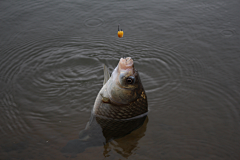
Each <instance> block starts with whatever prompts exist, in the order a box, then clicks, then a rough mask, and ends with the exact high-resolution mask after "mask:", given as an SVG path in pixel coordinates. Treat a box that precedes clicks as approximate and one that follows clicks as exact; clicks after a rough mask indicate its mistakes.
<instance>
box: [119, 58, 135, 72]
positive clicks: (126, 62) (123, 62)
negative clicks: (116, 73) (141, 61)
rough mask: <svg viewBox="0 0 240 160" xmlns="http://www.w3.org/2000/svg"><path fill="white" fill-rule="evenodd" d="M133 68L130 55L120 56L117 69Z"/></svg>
mask: <svg viewBox="0 0 240 160" xmlns="http://www.w3.org/2000/svg"><path fill="white" fill-rule="evenodd" d="M132 68H133V60H132V58H131V57H127V58H121V59H120V61H119V69H120V70H121V69H124V70H126V69H132Z"/></svg>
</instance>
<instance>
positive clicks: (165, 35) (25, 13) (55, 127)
mask: <svg viewBox="0 0 240 160" xmlns="http://www.w3.org/2000/svg"><path fill="white" fill-rule="evenodd" d="M239 8H240V3H239V2H238V1H237V0H233V1H223V0H218V1H217V0H214V1H211V2H210V1H209V2H207V1H203V0H200V1H193V0H179V1H176V0H172V1H167V0H161V1H154V0H150V1H115V0H113V1H74V0H66V1H55V0H54V1H26V0H22V1H6V0H2V1H1V2H0V20H1V23H0V117H1V118H0V133H1V134H0V159H66V158H69V157H68V156H66V155H63V154H62V153H61V152H60V149H61V148H62V147H63V146H64V145H66V143H67V142H68V141H69V140H72V139H77V138H78V133H79V131H80V130H82V129H84V128H85V125H86V123H87V122H88V120H89V117H90V114H91V109H92V107H93V104H94V100H95V98H96V96H97V93H98V92H99V90H100V88H101V87H102V82H103V68H102V65H103V63H104V64H106V65H107V66H109V68H110V70H112V69H113V68H115V67H116V65H117V62H118V60H119V59H120V58H121V57H123V56H124V57H126V56H130V57H132V58H133V60H134V63H135V66H136V68H137V69H138V71H139V73H140V76H141V80H142V82H143V86H144V88H145V90H146V93H147V96H148V104H149V110H150V111H149V114H148V119H147V120H146V121H145V123H144V124H143V126H142V127H141V128H139V129H138V130H135V131H134V132H132V133H131V134H129V135H127V136H125V137H123V138H120V139H116V140H114V141H112V142H110V143H107V144H106V145H105V146H99V147H90V148H88V149H86V150H85V151H84V152H83V153H80V154H77V155H76V156H75V157H72V158H73V159H74V158H76V159H114V160H115V159H116V160H117V159H144V160H145V159H171V160H172V159H217V160H219V159H228V160H229V159H236V160H238V159H240V152H239V151H240V134H239V133H240V98H239V97H240V82H239V78H240V63H239V62H240V56H239V53H240V36H239V33H240V29H239V26H240V18H239ZM118 24H120V28H122V29H123V30H124V37H123V38H121V39H119V38H118V37H117V25H118Z"/></svg>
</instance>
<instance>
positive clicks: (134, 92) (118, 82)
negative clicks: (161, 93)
mask: <svg viewBox="0 0 240 160" xmlns="http://www.w3.org/2000/svg"><path fill="white" fill-rule="evenodd" d="M147 113H148V102H147V95H146V93H145V90H144V88H143V85H142V83H141V79H140V75H139V73H138V71H137V70H136V69H135V67H134V63H133V60H132V58H131V57H126V58H121V59H120V60H119V63H118V65H117V67H116V68H115V69H114V70H113V72H112V74H111V76H110V74H109V69H108V68H107V67H106V66H105V65H104V81H103V87H102V88H101V90H100V91H99V93H98V95H97V97H96V100H95V102H94V105H93V109H92V112H91V117H90V120H89V122H88V123H87V125H86V127H85V129H84V130H82V131H80V133H79V139H77V140H70V141H69V142H68V143H67V144H66V146H64V147H63V148H62V149H61V152H62V153H75V154H77V153H81V152H84V150H85V149H86V148H89V147H94V146H102V145H105V144H107V143H108V142H111V141H112V140H114V139H118V138H121V137H124V136H126V135H128V134H130V133H131V132H133V131H134V130H136V129H138V128H140V127H141V126H142V125H143V124H144V122H145V121H146V119H147Z"/></svg>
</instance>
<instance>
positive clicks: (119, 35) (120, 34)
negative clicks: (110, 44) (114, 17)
mask: <svg viewBox="0 0 240 160" xmlns="http://www.w3.org/2000/svg"><path fill="white" fill-rule="evenodd" d="M118 37H119V38H122V37H123V30H122V29H121V31H120V30H119V25H118Z"/></svg>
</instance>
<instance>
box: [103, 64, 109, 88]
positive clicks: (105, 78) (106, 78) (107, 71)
mask: <svg viewBox="0 0 240 160" xmlns="http://www.w3.org/2000/svg"><path fill="white" fill-rule="evenodd" d="M103 71H104V80H103V85H104V84H106V83H107V81H108V80H109V78H110V74H109V70H108V67H107V66H106V65H105V64H103Z"/></svg>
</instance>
